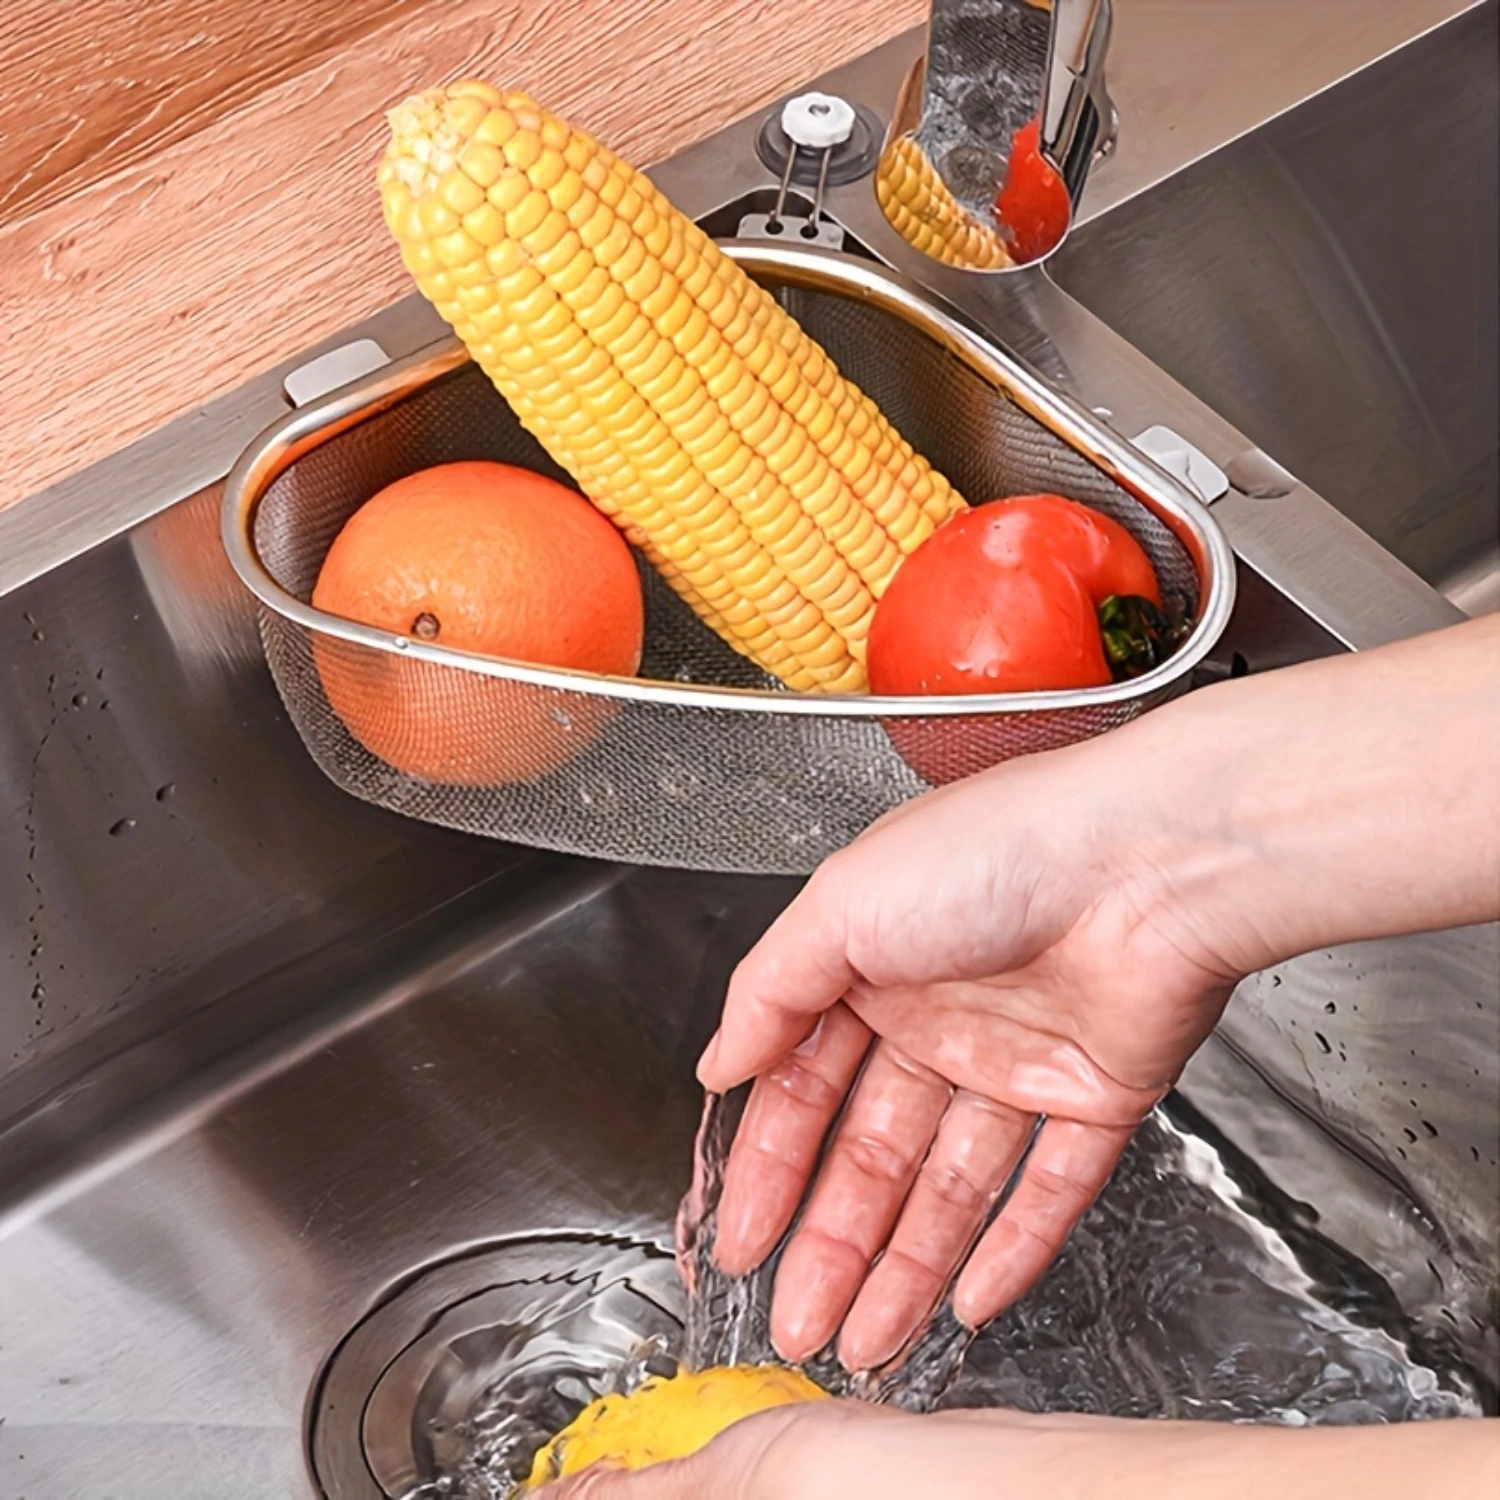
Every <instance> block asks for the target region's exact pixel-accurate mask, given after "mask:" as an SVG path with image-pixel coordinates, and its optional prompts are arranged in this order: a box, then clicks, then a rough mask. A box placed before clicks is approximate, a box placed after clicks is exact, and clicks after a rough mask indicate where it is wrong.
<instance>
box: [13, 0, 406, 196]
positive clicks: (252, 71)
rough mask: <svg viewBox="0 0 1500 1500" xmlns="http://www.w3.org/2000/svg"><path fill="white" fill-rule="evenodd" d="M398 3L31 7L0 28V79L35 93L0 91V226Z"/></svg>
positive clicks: (238, 98)
mask: <svg viewBox="0 0 1500 1500" xmlns="http://www.w3.org/2000/svg"><path fill="white" fill-rule="evenodd" d="M401 5H402V0H339V3H338V4H336V5H329V4H321V5H319V4H312V5H309V4H308V3H307V0H257V3H255V4H233V3H231V4H226V3H225V0H146V3H145V4H143V3H142V0H39V3H33V4H32V5H30V6H29V7H26V14H25V16H24V18H22V19H21V20H19V21H18V22H15V23H6V24H4V25H0V79H5V80H12V79H14V80H18V81H22V82H24V81H28V80H37V79H40V80H44V81H45V83H46V86H45V87H43V88H38V89H27V88H17V89H15V90H10V89H7V90H6V99H7V104H6V110H5V119H4V125H3V133H0V138H3V140H4V144H5V149H4V151H3V152H0V220H3V219H4V218H7V217H14V216H15V215H16V214H17V213H19V212H21V211H22V210H24V209H28V208H38V207H43V206H45V205H46V204H49V203H55V202H58V201H59V200H60V199H62V198H64V197H66V196H67V195H68V194H69V193H70V192H76V191H77V190H78V189H79V188H81V187H84V186H86V185H87V184H88V183H90V182H92V181H94V180H96V179H97V178H99V177H101V176H108V175H109V174H111V173H113V172H118V171H120V170H121V169H123V168H125V167H127V166H129V165H130V164H131V163H132V162H136V161H140V160H142V159H143V158H144V157H146V156H147V155H149V154H150V153H151V152H152V151H159V150H161V149H162V148H163V147H164V146H170V145H171V144H172V143H173V142H174V141H180V140H182V139H184V138H185V137H186V136H189V135H191V134H192V133H193V132H194V130H196V129H198V128H199V126H201V125H202V124H204V123H206V122H208V121H210V120H213V119H215V118H217V117H218V116H219V115H222V114H224V113H225V112H227V111H229V110H233V109H237V108H239V107H240V106H241V105H243V104H245V103H247V102H248V101H249V100H250V99H253V98H254V97H255V95H256V94H257V93H260V92H261V91H263V90H264V89H266V88H268V87H270V86H272V85H273V84H276V83H279V82H280V81H281V80H282V79H284V78H287V77H290V76H291V75H292V74H294V73H296V72H299V71H301V70H302V69H304V68H307V67H309V66H312V65H313V64H314V63H316V62H317V61H318V60H319V59H321V58H323V57H326V56H328V55H330V54H331V53H333V52H335V51H336V50H337V49H338V48H340V47H346V46H349V45H350V44H351V43H353V42H355V41H357V40H358V39H359V38H360V37H361V36H363V35H365V34H366V33H367V32H369V31H371V30H373V29H374V28H375V27H376V26H378V25H380V24H381V22H382V21H385V20H388V19H389V18H390V17H391V16H392V15H393V14H394V13H395V12H396V11H397V10H398V9H399V8H400V7H401ZM16 8H17V10H20V9H22V7H20V6H17V7H16ZM143 13H144V14H143Z"/></svg>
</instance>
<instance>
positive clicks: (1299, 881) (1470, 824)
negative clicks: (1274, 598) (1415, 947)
mask: <svg viewBox="0 0 1500 1500" xmlns="http://www.w3.org/2000/svg"><path fill="white" fill-rule="evenodd" d="M1126 733H1131V734H1135V733H1139V734H1140V736H1141V738H1142V739H1143V740H1147V739H1149V740H1150V741H1152V742H1153V743H1152V746H1151V752H1150V753H1151V757H1152V759H1153V763H1157V764H1160V765H1161V767H1162V772H1161V774H1162V775H1163V776H1165V777H1170V778H1171V779H1172V784H1173V785H1174V786H1175V787H1177V788H1179V789H1180V795H1181V798H1182V801H1183V804H1184V817H1185V818H1186V819H1188V820H1189V823H1190V826H1192V827H1193V828H1194V830H1195V837H1194V840H1193V841H1191V842H1190V843H1189V845H1188V846H1186V847H1185V848H1184V851H1183V853H1182V857H1181V858H1180V859H1179V861H1178V868H1177V869H1175V870H1173V871H1172V872H1171V878H1172V879H1173V880H1174V881H1175V882H1177V891H1176V894H1178V895H1179V896H1180V897H1183V898H1184V900H1183V903H1182V904H1183V907H1184V909H1185V910H1196V911H1199V912H1201V913H1203V916H1204V920H1205V921H1208V922H1211V923H1213V924H1214V926H1215V927H1216V928H1217V929H1218V930H1219V931H1226V930H1230V931H1237V932H1238V933H1239V934H1240V940H1241V941H1242V943H1243V962H1242V964H1241V967H1243V968H1244V969H1246V970H1249V969H1252V968H1261V967H1264V966H1266V965H1267V964H1269V963H1272V962H1275V961H1277V960H1279V959H1283V958H1287V957H1290V956H1292V955H1293V954H1295V953H1299V952H1304V951H1307V950H1308V949H1311V948H1314V947H1320V946H1323V945H1326V944H1331V943H1338V942H1345V941H1352V940H1355V939H1359V938H1367V937H1376V936H1384V935H1390V934H1396V933H1402V932H1414V931H1423V930H1430V929H1433V928H1438V927H1449V926H1458V925H1462V924H1465V923H1470V922H1479V921H1485V920H1489V919H1492V918H1495V917H1497V916H1500V754H1497V751H1500V619H1496V618H1493V617H1492V618H1488V619H1484V620H1478V621H1474V622H1472V623H1469V624H1465V625H1462V626H1457V627H1455V628H1453V629H1451V630H1445V631H1441V632H1438V633H1436V634H1434V635H1429V636H1424V637H1421V638H1419V639H1416V640H1411V641H1406V642H1402V643H1401V644H1399V645H1396V646H1392V647H1387V648H1384V649H1382V650H1380V651H1372V652H1368V653H1362V654H1361V655H1359V656H1354V657H1341V658H1337V659H1331V660H1328V661H1321V662H1315V663H1310V664H1308V665H1306V666H1302V667H1295V668H1291V669H1289V670H1286V671H1281V672H1274V673H1268V674H1266V675H1265V676H1264V677H1258V678H1248V679H1243V680H1240V681H1237V682H1233V683H1226V684H1223V685H1222V686H1219V687H1215V688H1211V689H1208V690H1206V691H1204V692H1201V693H1197V694H1194V695H1193V696H1192V697H1191V698H1188V699H1185V700H1182V701H1181V702H1179V703H1177V704H1174V705H1172V706H1171V707H1169V708H1167V709H1164V710H1162V711H1161V712H1160V713H1158V714H1153V715H1150V716H1149V717H1148V719H1146V720H1143V721H1141V723H1140V724H1139V725H1137V726H1132V728H1131V730H1129V731H1126Z"/></svg>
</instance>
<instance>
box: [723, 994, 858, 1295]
mask: <svg viewBox="0 0 1500 1500" xmlns="http://www.w3.org/2000/svg"><path fill="white" fill-rule="evenodd" d="M869 1045H870V1032H869V1028H868V1027H866V1026H865V1025H864V1023H863V1022H862V1021H860V1020H859V1019H858V1017H856V1016H855V1015H854V1013H853V1012H852V1011H851V1010H849V1009H848V1007H847V1006H843V1005H835V1006H834V1007H833V1009H832V1010H830V1011H829V1012H828V1013H827V1014H826V1015H825V1016H824V1017H823V1018H822V1021H821V1022H820V1023H819V1025H818V1026H817V1028H816V1029H815V1030H814V1032H813V1034H812V1035H811V1036H809V1037H808V1038H807V1040H806V1041H805V1042H804V1043H803V1044H802V1045H801V1046H799V1047H798V1048H797V1049H796V1050H795V1051H794V1052H793V1053H792V1054H791V1055H790V1056H789V1057H788V1058H787V1059H786V1060H785V1061H784V1062H782V1063H779V1064H777V1066H775V1067H774V1068H772V1069H771V1071H770V1072H768V1073H765V1074H763V1075H762V1076H761V1077H760V1078H758V1079H756V1081H755V1087H754V1088H753V1089H752V1090H751V1093H750V1099H749V1102H748V1103H747V1104H746V1105H745V1113H744V1116H743V1118H742V1119H741V1121H740V1127H739V1129H738V1131H736V1133H735V1138H734V1145H733V1146H732V1148H731V1149H730V1153H729V1160H728V1162H727V1163H726V1164H725V1167H724V1187H723V1191H722V1193H721V1194H720V1197H719V1209H718V1229H717V1233H716V1234H715V1237H714V1259H715V1260H716V1261H717V1262H718V1264H719V1267H720V1269H721V1270H723V1271H724V1272H725V1273H726V1274H728V1275H730V1276H743V1275H745V1274H746V1273H747V1272H749V1271H752V1270H754V1269H755V1267H756V1266H758V1265H759V1264H760V1263H761V1261H763V1260H764V1259H765V1258H766V1256H767V1255H769V1254H770V1253H771V1251H772V1250H773V1249H775V1247H776V1244H777V1242H778V1241H779V1240H780V1239H781V1236H782V1235H783V1234H784V1233H785V1232H786V1227H787V1225H788V1224H790V1223H791V1222H792V1215H793V1214H795V1213H796V1211H797V1205H798V1204H799V1203H801V1202H802V1198H803V1195H804V1193H805V1192H806V1189H807V1182H808V1179H809V1178H810V1177H811V1176H812V1172H813V1168H814V1167H815V1166H816V1165H817V1161H818V1152H819V1151H820V1150H821V1148H822V1145H823V1138H824V1137H825V1136H826V1135H827V1134H828V1127H829V1126H830V1125H831V1124H832V1123H833V1119H834V1116H835V1115H837V1114H838V1112H839V1109H840V1107H841V1106H842V1104H843V1102H844V1097H845V1095H847V1094H848V1092H849V1086H850V1084H852V1083H853V1081H854V1077H855V1074H856V1073H858V1071H859V1065H860V1063H861V1062H862V1061H863V1059H864V1055H865V1052H866V1050H867V1049H868V1048H869Z"/></svg>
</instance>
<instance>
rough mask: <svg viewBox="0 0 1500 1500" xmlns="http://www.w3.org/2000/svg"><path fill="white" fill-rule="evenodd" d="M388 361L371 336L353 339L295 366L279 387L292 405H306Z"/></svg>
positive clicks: (369, 372)
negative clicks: (369, 337)
mask: <svg viewBox="0 0 1500 1500" xmlns="http://www.w3.org/2000/svg"><path fill="white" fill-rule="evenodd" d="M390 362H391V361H390V358H389V356H388V355H387V354H386V352H385V350H384V349H382V348H381V347H380V345H379V344H377V343H376V342H375V340H374V339H355V340H354V341H353V342H352V343H349V344H340V345H339V346H338V348H336V349H330V350H329V351H328V352H327V353H326V354H320V355H319V356H318V357H317V358H316V359H313V360H309V361H308V362H307V363H306V364H305V365H298V366H297V368H296V369H295V370H292V371H290V372H289V373H288V375H287V377H286V379H284V380H283V381H282V382H281V388H282V390H284V391H285V392H286V399H287V400H288V401H290V402H291V403H292V405H293V406H306V405H307V403H308V402H309V401H316V400H317V399H318V398H319V397H320V396H326V395H327V394H328V393H329V392H330V391H336V390H338V388H339V387H340V386H341V385H348V384H349V382H350V381H352V380H358V379H360V378H361V377H362V376H365V375H369V374H371V373H372V372H373V371H375V370H378V369H379V368H380V367H381V366H382V365H388V364H390Z"/></svg>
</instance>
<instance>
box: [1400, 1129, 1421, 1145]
mask: <svg viewBox="0 0 1500 1500" xmlns="http://www.w3.org/2000/svg"><path fill="white" fill-rule="evenodd" d="M1401 1134H1402V1135H1404V1136H1405V1137H1406V1138H1407V1140H1409V1141H1410V1142H1411V1143H1412V1144H1413V1145H1415V1144H1416V1141H1417V1132H1416V1131H1415V1130H1413V1129H1412V1128H1411V1126H1410V1125H1403V1126H1402V1127H1401Z"/></svg>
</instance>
